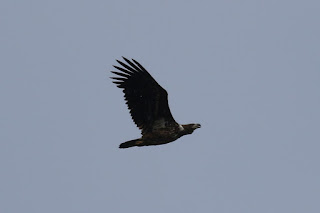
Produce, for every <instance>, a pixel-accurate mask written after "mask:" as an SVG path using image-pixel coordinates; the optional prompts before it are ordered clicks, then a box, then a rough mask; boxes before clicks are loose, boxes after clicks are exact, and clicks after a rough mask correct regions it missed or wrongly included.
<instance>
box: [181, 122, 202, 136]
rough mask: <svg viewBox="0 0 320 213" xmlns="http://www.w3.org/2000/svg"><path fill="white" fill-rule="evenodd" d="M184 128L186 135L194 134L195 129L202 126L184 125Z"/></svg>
mask: <svg viewBox="0 0 320 213" xmlns="http://www.w3.org/2000/svg"><path fill="white" fill-rule="evenodd" d="M182 127H183V129H184V132H185V133H186V134H191V133H193V131H194V130H195V129H198V128H200V127H201V125H200V124H186V125H182Z"/></svg>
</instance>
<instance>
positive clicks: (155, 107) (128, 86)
mask: <svg viewBox="0 0 320 213" xmlns="http://www.w3.org/2000/svg"><path fill="white" fill-rule="evenodd" d="M123 59H124V61H125V62H126V63H124V62H122V61H119V60H117V62H118V63H119V64H120V65H121V66H113V67H114V68H116V69H117V70H118V71H117V72H116V71H111V72H112V73H114V74H116V75H117V77H111V78H112V79H114V80H115V81H113V83H115V84H116V85H117V87H119V88H121V89H123V93H124V97H125V100H126V104H127V106H128V109H129V111H130V114H131V117H132V119H133V121H134V123H135V124H136V125H137V127H138V128H139V129H140V130H141V134H142V137H141V138H138V139H135V140H130V141H127V142H124V143H122V144H120V146H119V148H129V147H133V146H150V145H161V144H166V143H170V142H173V141H175V140H177V139H178V138H180V137H181V136H183V135H188V134H191V133H193V131H194V130H195V129H197V128H200V127H201V125H200V124H185V125H181V124H178V123H177V122H176V121H175V120H174V118H173V117H172V114H171V112H170V108H169V105H168V93H167V91H166V90H165V89H163V88H162V87H161V86H160V85H159V84H158V83H157V82H156V80H154V78H153V77H152V76H151V75H150V74H149V73H148V71H147V70H146V69H145V68H144V67H143V66H142V65H141V64H140V63H138V62H137V61H136V60H134V59H132V61H130V60H128V59H127V58H125V57H123ZM119 71H120V72H119Z"/></svg>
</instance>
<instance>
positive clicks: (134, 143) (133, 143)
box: [119, 139, 141, 149]
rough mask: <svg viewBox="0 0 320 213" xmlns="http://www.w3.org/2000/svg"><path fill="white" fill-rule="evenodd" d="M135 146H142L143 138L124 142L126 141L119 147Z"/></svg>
mask: <svg viewBox="0 0 320 213" xmlns="http://www.w3.org/2000/svg"><path fill="white" fill-rule="evenodd" d="M133 146H141V140H140V139H135V140H131V141H127V142H124V143H122V144H120V146H119V148H120V149H124V148H129V147H133Z"/></svg>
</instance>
